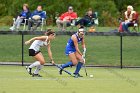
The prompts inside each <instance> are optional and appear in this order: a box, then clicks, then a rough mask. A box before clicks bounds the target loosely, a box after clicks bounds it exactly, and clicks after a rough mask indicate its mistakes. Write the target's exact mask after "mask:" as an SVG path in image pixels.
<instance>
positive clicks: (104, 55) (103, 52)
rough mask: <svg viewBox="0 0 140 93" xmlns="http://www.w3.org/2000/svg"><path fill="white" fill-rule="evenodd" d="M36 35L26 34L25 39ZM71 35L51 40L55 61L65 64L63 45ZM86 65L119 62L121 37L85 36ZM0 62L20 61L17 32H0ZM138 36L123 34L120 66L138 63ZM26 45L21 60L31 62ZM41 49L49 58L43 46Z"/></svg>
mask: <svg viewBox="0 0 140 93" xmlns="http://www.w3.org/2000/svg"><path fill="white" fill-rule="evenodd" d="M34 36H35V35H25V40H28V39H30V38H32V37H34ZM69 37H70V36H63V35H62V36H56V39H55V40H54V41H52V45H51V46H52V53H53V57H54V60H55V61H56V63H65V62H67V61H68V57H66V56H65V53H64V51H65V45H66V42H67V40H68V39H69ZM85 39H86V40H85V41H86V47H87V55H86V60H87V64H92V65H111V66H112V65H113V66H119V65H120V38H119V37H118V36H86V37H85ZM0 40H1V41H0V61H3V62H7V61H8V62H21V36H20V35H0ZM139 42H140V38H139V37H135V36H133V37H130V36H125V37H123V65H124V66H140V62H139V60H140V57H139V53H140V48H139V46H140V43H139ZM28 48H29V45H28V46H25V47H24V54H25V55H24V61H25V62H33V59H32V58H31V57H29V56H28ZM41 51H42V52H43V55H44V57H45V59H46V61H48V55H47V50H46V48H42V49H41Z"/></svg>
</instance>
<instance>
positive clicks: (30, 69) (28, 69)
mask: <svg viewBox="0 0 140 93" xmlns="http://www.w3.org/2000/svg"><path fill="white" fill-rule="evenodd" d="M26 70H27V72H28V73H29V74H30V75H32V68H29V67H28V66H26Z"/></svg>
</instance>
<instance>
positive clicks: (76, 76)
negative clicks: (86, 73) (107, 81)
mask: <svg viewBox="0 0 140 93" xmlns="http://www.w3.org/2000/svg"><path fill="white" fill-rule="evenodd" d="M73 74H74V77H75V78H78V77H83V76H81V75H80V74H79V73H78V74H76V73H73Z"/></svg>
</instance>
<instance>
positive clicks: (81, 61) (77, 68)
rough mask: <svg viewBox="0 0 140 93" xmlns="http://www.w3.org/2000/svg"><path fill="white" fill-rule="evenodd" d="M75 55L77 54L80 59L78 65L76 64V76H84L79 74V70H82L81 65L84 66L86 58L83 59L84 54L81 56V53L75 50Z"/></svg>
mask: <svg viewBox="0 0 140 93" xmlns="http://www.w3.org/2000/svg"><path fill="white" fill-rule="evenodd" d="M75 55H76V58H77V60H78V61H79V62H78V64H77V66H76V70H75V72H74V74H75V77H76V78H77V77H82V76H81V75H80V74H79V72H80V69H81V67H82V66H83V64H84V60H83V59H82V56H81V55H80V54H79V53H77V52H75Z"/></svg>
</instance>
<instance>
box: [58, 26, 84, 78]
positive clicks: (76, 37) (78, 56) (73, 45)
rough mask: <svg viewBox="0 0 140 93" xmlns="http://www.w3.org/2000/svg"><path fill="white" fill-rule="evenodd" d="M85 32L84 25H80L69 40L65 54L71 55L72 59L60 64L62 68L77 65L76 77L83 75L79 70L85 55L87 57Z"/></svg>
mask: <svg viewBox="0 0 140 93" xmlns="http://www.w3.org/2000/svg"><path fill="white" fill-rule="evenodd" d="M84 32H85V29H84V27H80V28H79V29H78V31H77V33H75V34H73V35H72V36H71V38H70V39H69V40H68V42H67V45H66V48H65V54H66V55H67V56H69V59H70V61H69V62H67V63H66V64H63V65H61V66H60V67H61V68H62V69H64V68H67V67H71V66H75V65H76V70H75V72H74V73H73V74H74V77H75V78H78V77H82V76H81V75H80V74H79V71H80V69H81V67H82V66H83V64H84V62H85V60H84V57H85V52H86V47H85V41H84V35H85V33H84ZM80 43H81V44H82V48H83V53H82V52H81V51H80V49H79V47H78V45H79V44H80ZM62 69H60V71H59V73H60V74H62V71H63V70H62Z"/></svg>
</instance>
